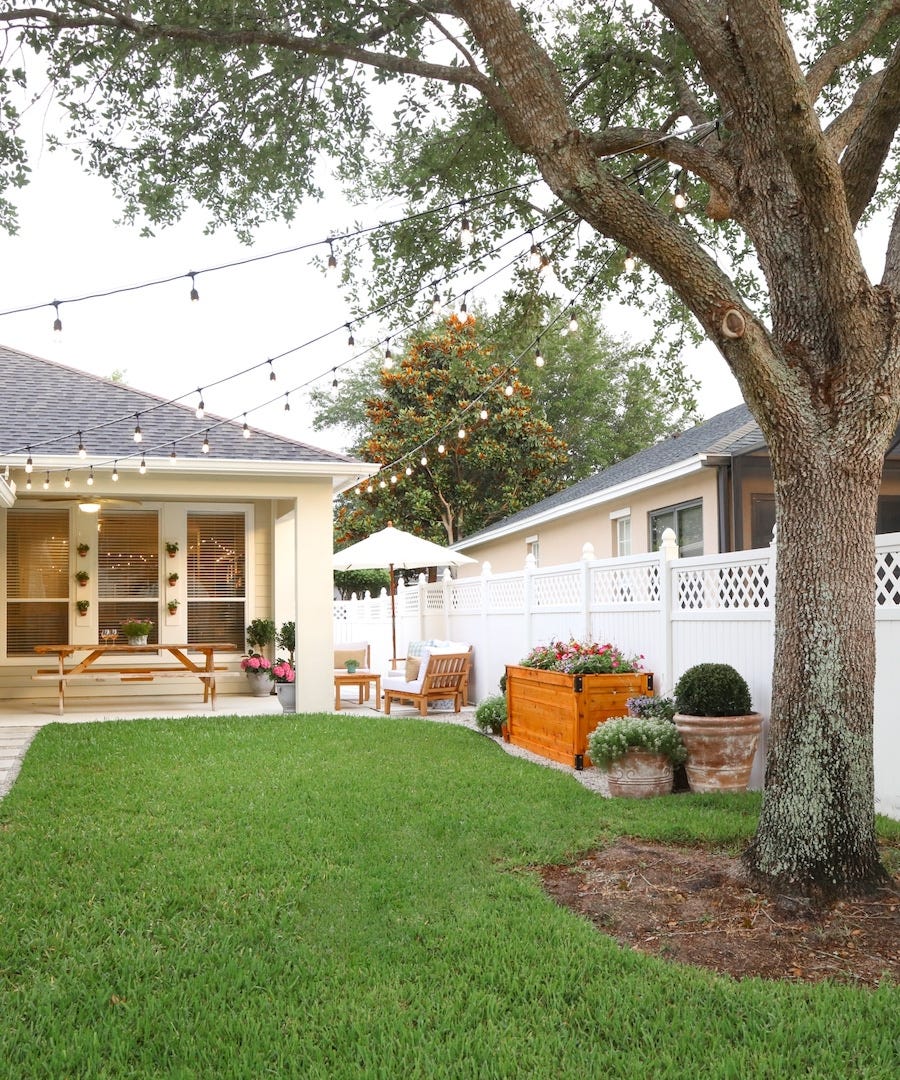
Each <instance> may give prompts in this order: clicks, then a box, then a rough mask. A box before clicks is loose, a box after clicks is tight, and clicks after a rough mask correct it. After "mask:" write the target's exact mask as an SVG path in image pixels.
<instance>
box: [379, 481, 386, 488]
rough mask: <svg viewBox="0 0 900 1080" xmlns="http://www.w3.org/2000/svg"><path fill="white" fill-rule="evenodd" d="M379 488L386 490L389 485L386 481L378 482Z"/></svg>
mask: <svg viewBox="0 0 900 1080" xmlns="http://www.w3.org/2000/svg"><path fill="white" fill-rule="evenodd" d="M378 486H379V487H380V488H386V487H387V483H386V482H385V481H384V480H379V481H378Z"/></svg>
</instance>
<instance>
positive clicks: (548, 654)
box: [520, 639, 644, 675]
mask: <svg viewBox="0 0 900 1080" xmlns="http://www.w3.org/2000/svg"><path fill="white" fill-rule="evenodd" d="M643 659H644V657H643V656H642V655H641V656H626V655H625V654H624V653H623V652H622V650H621V649H617V648H616V646H615V645H610V644H609V643H607V644H605V645H601V644H599V643H598V642H594V641H591V642H581V641H575V640H574V639H572V640H571V641H568V642H564V641H551V642H550V644H549V645H537V646H536V647H535V648H533V649H532V650H531V652H530V653H529V654H528V655H527V656H526V657H525V659H524V660H522V661H520V663H521V665H522V667H532V668H541V669H543V670H544V671H562V672H564V673H565V674H567V675H626V674H629V673H630V672H634V671H641V670H642V668H643V665H642V663H641V661H642V660H643Z"/></svg>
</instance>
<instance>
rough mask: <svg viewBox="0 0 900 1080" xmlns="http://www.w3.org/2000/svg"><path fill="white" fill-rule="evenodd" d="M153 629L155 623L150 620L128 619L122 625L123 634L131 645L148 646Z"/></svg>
mask: <svg viewBox="0 0 900 1080" xmlns="http://www.w3.org/2000/svg"><path fill="white" fill-rule="evenodd" d="M152 629H153V623H152V622H151V621H150V620H149V619H126V620H125V622H123V623H122V633H123V634H124V635H125V640H126V641H127V642H128V644H129V645H146V644H147V635H148V634H149V633H150V631H151V630H152Z"/></svg>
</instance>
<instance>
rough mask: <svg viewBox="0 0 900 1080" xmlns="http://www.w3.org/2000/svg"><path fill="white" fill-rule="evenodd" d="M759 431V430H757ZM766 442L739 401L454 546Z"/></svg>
mask: <svg viewBox="0 0 900 1080" xmlns="http://www.w3.org/2000/svg"><path fill="white" fill-rule="evenodd" d="M754 432H755V434H754ZM763 445H765V444H764V442H763V438H762V433H761V432H760V431H759V428H758V427H757V425H756V422H755V421H754V420H753V417H752V416H751V414H750V410H749V409H748V408H747V406H746V405H743V404H741V405H735V406H734V408H732V409H727V410H726V411H725V412H721V413H718V414H717V415H716V416H713V417H711V418H710V419H709V420H705V421H704V422H703V423H702V424H697V425H696V426H695V427H692V428H688V430H687V431H683V432H681V433H679V434H678V435H672V436H670V437H669V438H668V439H663V440H662V442H658V443H654V445H653V446H648V447H647V448H646V450H640V451H639V452H638V453H636V454H633V455H632V456H631V457H629V458H625V459H624V460H623V461H617V462H616V464H615V465H610V467H609V468H608V469H604V470H603V471H602V472H598V473H594V474H593V475H592V476H587V477H585V478H584V480H579V481H578V482H577V483H575V484H572V485H571V487H567V488H564V489H563V490H562V491H557V492H555V493H554V494H553V495H548V496H547V498H546V499H542V500H541V501H540V502H538V503H535V504H534V505H533V506H529V507H526V508H525V509H524V510H519V511H518V512H517V513H515V514H510V515H509V517H505V518H502V519H501V520H500V521H498V522H495V524H493V525H489V526H488V527H487V528H485V529H480V530H479V531H478V532H476V533H472V534H471V535H470V536H466V537H464V538H463V540H462V541H460V542H459V543H458V544H455V545H454V547H459V546H461V545H462V546H466V547H467V546H468V545H469V544H471V543H474V542H476V541H477V540H479V539H481V538H485V537H487V536H489V535H491V534H492V533H494V532H495V531H496V530H497V529H506V528H508V527H509V526H511V525H516V524H517V523H522V524H524V523H525V522H526V521H528V520H529V519H530V518H533V517H535V516H537V515H539V514H543V513H545V512H547V511H549V510H554V509H561V508H562V507H564V506H565V505H566V504H567V503H570V502H577V501H578V500H580V499H583V498H585V497H587V496H590V495H595V494H598V493H600V492H602V491H604V490H606V489H607V488H612V487H615V486H616V485H618V484H624V483H627V482H628V481H629V480H636V479H638V477H641V476H646V475H647V474H648V473H653V472H656V471H657V470H659V469H664V468H666V467H667V466H670V465H677V464H678V463H679V462H681V461H687V460H689V459H690V458H692V457H694V456H695V455H697V454H704V453H712V452H715V453H717V454H726V453H731V452H735V453H737V452H742V453H746V452H747V451H748V450H749V449H751V448H754V449H755V448H756V447H757V446H763Z"/></svg>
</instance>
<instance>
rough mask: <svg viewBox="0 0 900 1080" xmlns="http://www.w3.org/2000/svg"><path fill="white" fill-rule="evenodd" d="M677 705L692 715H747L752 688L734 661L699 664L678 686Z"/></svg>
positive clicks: (750, 708)
mask: <svg viewBox="0 0 900 1080" xmlns="http://www.w3.org/2000/svg"><path fill="white" fill-rule="evenodd" d="M675 708H676V709H677V710H678V712H680V713H684V714H686V715H688V716H745V715H746V714H747V713H750V712H752V711H753V706H752V705H751V703H750V688H749V687H748V686H747V682H746V680H745V679H744V677H743V675H741V674H740V672H738V671H736V670H735V669H734V668H733V667H732V666H731V665H730V664H695V665H694V666H693V667H689V668H688V669H687V671H685V673H684V674H683V675H682V676H681V678H680V679H679V680H678V683H677V685H676V686H675Z"/></svg>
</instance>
